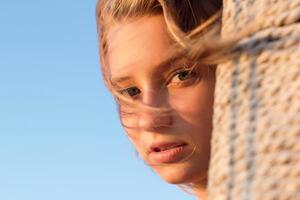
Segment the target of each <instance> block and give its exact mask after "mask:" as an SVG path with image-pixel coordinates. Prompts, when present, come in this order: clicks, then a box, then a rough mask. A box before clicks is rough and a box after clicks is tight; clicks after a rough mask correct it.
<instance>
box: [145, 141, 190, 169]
mask: <svg viewBox="0 0 300 200" xmlns="http://www.w3.org/2000/svg"><path fill="white" fill-rule="evenodd" d="M186 147H187V144H186V143H184V142H173V143H165V142H163V143H155V144H153V145H152V146H151V148H150V149H151V151H150V154H149V156H150V159H151V161H152V162H154V163H158V164H159V163H174V162H179V161H180V160H182V159H183V158H184V157H185V154H186V149H187V148H186Z"/></svg>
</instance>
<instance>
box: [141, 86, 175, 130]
mask: <svg viewBox="0 0 300 200" xmlns="http://www.w3.org/2000/svg"><path fill="white" fill-rule="evenodd" d="M165 102H166V100H165V97H162V96H161V95H160V94H157V93H156V92H151V91H150V92H147V93H144V96H143V103H144V104H145V105H147V106H150V107H153V108H158V109H159V107H162V106H166V103H165ZM172 124H173V117H172V114H171V113H170V112H165V111H163V110H162V111H161V112H159V111H158V112H152V111H151V110H143V111H142V112H141V113H140V115H139V121H138V125H139V128H140V129H141V130H144V131H157V130H158V129H160V128H167V127H170V126H171V125H172Z"/></svg>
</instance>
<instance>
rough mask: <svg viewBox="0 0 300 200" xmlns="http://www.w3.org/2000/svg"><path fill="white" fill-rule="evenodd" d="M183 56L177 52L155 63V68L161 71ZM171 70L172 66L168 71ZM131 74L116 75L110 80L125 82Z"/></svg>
mask: <svg viewBox="0 0 300 200" xmlns="http://www.w3.org/2000/svg"><path fill="white" fill-rule="evenodd" d="M181 58H182V55H181V54H177V55H175V56H171V57H170V58H168V59H166V60H164V61H162V62H160V63H159V64H157V65H155V66H154V68H155V69H156V70H157V71H158V72H161V71H163V70H166V68H167V67H168V66H169V65H170V64H171V63H175V62H176V61H178V60H180V59H181ZM169 70H172V68H167V70H166V72H168V71H169ZM130 78H131V76H120V77H114V78H111V79H110V81H111V82H112V83H120V82H124V81H126V80H128V79H130Z"/></svg>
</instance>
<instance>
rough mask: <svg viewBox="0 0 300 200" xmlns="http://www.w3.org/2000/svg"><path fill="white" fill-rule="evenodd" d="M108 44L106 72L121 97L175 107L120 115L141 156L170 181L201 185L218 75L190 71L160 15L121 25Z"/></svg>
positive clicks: (204, 70)
mask: <svg viewBox="0 0 300 200" xmlns="http://www.w3.org/2000/svg"><path fill="white" fill-rule="evenodd" d="M108 44H109V46H108V54H107V62H108V66H109V69H108V70H109V73H110V76H111V81H112V82H113V85H115V86H116V87H117V90H118V91H119V92H120V94H122V95H125V96H127V97H129V98H132V100H133V101H135V102H137V103H143V104H146V105H148V106H152V107H169V108H171V112H168V113H167V114H166V115H156V114H150V112H147V111H139V112H138V113H136V114H135V115H134V116H130V115H128V116H123V117H122V116H121V119H122V118H123V119H122V120H123V122H124V124H125V125H126V123H128V127H126V126H125V131H126V133H127V134H128V136H129V139H130V140H131V141H132V143H133V144H134V146H135V147H136V149H137V151H138V152H139V154H140V156H141V157H142V158H143V159H144V160H145V162H146V163H147V164H149V165H150V166H151V167H152V168H153V169H154V170H155V171H156V172H157V173H158V174H159V175H160V176H161V177H162V178H163V179H165V180H166V181H168V182H169V183H174V184H183V183H196V182H198V181H201V179H203V177H205V175H206V172H207V169H208V163H209V155H210V138H211V130H212V113H213V110H212V108H213V94H214V84H215V78H214V71H213V70H211V69H209V68H208V67H207V66H199V67H197V69H196V70H195V71H192V72H191V71H189V70H188V69H187V68H186V67H188V66H189V67H191V66H192V65H194V64H195V63H192V62H190V61H188V60H187V59H185V58H184V57H180V56H174V54H173V55H172V49H173V47H174V43H172V41H171V39H170V36H169V35H168V32H167V27H166V24H165V21H164V19H163V17H162V16H160V15H159V16H151V17H150V16H147V17H144V18H140V19H136V20H132V21H124V22H120V23H117V24H116V25H114V26H113V27H112V28H111V29H110V30H109V32H108ZM121 112H122V108H121ZM130 124H134V125H135V127H134V128H130V127H129V126H130Z"/></svg>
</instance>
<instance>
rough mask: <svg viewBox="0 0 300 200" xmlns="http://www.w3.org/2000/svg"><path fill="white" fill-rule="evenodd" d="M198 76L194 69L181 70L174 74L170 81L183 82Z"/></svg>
mask: <svg viewBox="0 0 300 200" xmlns="http://www.w3.org/2000/svg"><path fill="white" fill-rule="evenodd" d="M195 77H196V72H194V71H192V70H180V71H177V72H175V73H174V74H173V76H172V78H171V80H170V82H171V83H181V82H185V81H188V80H191V79H194V78H195Z"/></svg>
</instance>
